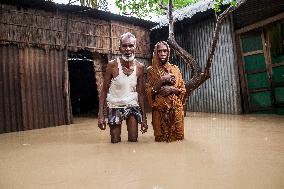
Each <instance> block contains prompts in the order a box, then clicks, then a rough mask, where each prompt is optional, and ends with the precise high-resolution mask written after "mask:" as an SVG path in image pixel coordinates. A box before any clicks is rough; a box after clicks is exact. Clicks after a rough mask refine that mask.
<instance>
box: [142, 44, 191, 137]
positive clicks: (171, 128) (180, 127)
mask: <svg viewBox="0 0 284 189" xmlns="http://www.w3.org/2000/svg"><path fill="white" fill-rule="evenodd" d="M157 46H158V45H156V46H155V49H154V53H153V59H152V66H149V67H148V68H147V85H146V95H147V99H148V102H149V104H150V106H151V107H152V125H153V128H154V135H155V140H156V141H159V142H160V141H166V142H172V141H176V140H182V139H183V138H184V114H183V113H184V112H183V102H184V95H185V91H186V90H185V85H184V81H183V79H182V75H181V73H180V70H179V68H178V67H177V66H175V65H172V64H170V63H169V62H168V61H167V63H166V64H165V65H164V66H159V59H158V54H157ZM168 49H169V48H168ZM168 54H169V50H168ZM165 74H173V75H175V78H176V83H175V85H174V87H176V88H178V89H179V90H180V91H181V92H180V94H179V95H175V94H170V95H168V96H165V97H164V96H161V95H160V94H159V92H158V94H157V95H156V96H155V97H154V99H153V94H152V88H153V86H154V85H155V83H156V82H158V81H159V80H160V78H161V77H162V76H163V75H165Z"/></svg>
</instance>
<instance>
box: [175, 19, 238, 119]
mask: <svg viewBox="0 0 284 189" xmlns="http://www.w3.org/2000/svg"><path fill="white" fill-rule="evenodd" d="M184 27H185V26H184ZM214 27H215V21H214V19H208V20H205V21H202V22H200V23H197V24H194V25H187V26H186V27H185V28H184V29H183V30H182V31H181V32H175V33H176V39H177V42H178V43H179V44H180V45H181V46H182V47H184V48H185V49H187V50H188V51H189V52H190V53H191V54H192V55H193V56H194V57H195V58H196V60H197V62H198V63H199V65H200V66H201V65H202V67H203V68H204V65H205V62H206V59H207V57H208V51H209V47H210V42H211V38H212V34H213V30H214ZM234 43H235V42H234V31H233V26H232V21H231V18H228V19H227V20H226V21H225V22H224V23H223V25H222V28H221V31H220V38H219V41H218V44H217V49H216V53H215V56H214V59H213V66H212V67H211V78H210V79H209V80H207V81H206V82H205V83H204V84H203V85H201V86H200V88H199V89H196V90H195V91H194V92H193V93H192V95H191V96H190V98H189V100H188V104H187V108H188V110H189V111H193V112H216V113H230V114H238V113H241V104H240V92H239V78H238V68H237V63H236V53H235V45H234ZM175 60H177V61H176V64H177V65H178V66H179V67H180V69H181V70H182V73H183V76H184V78H185V80H189V74H188V73H190V70H189V69H188V68H187V67H186V66H185V65H184V64H183V63H181V61H179V58H175Z"/></svg>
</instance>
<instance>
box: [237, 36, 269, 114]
mask: <svg viewBox="0 0 284 189" xmlns="http://www.w3.org/2000/svg"><path fill="white" fill-rule="evenodd" d="M263 44H265V43H264V36H263V33H262V32H261V31H260V32H253V33H250V34H245V35H242V36H241V48H242V56H243V62H244V73H245V81H246V87H247V96H248V102H249V105H248V107H249V112H251V113H275V109H274V106H273V96H272V90H271V84H270V81H269V78H270V77H269V72H268V66H267V63H266V62H267V60H266V58H265V54H264V53H265V49H264V48H263V46H264V45H263Z"/></svg>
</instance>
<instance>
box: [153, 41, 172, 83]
mask: <svg viewBox="0 0 284 189" xmlns="http://www.w3.org/2000/svg"><path fill="white" fill-rule="evenodd" d="M161 44H163V45H166V47H167V49H168V56H167V62H166V64H165V67H164V68H163V67H161V66H160V59H159V56H158V46H159V45H161ZM169 60H170V47H169V45H168V43H167V42H166V41H159V42H158V43H157V44H156V45H155V48H154V52H153V58H152V67H153V69H154V70H155V72H157V73H158V74H159V76H160V77H161V76H163V75H164V74H165V73H164V72H168V71H167V70H166V67H167V64H168V63H169Z"/></svg>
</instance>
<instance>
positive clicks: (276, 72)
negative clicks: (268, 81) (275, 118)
mask: <svg viewBox="0 0 284 189" xmlns="http://www.w3.org/2000/svg"><path fill="white" fill-rule="evenodd" d="M267 33H268V38H269V44H270V45H269V49H270V57H271V69H272V71H271V73H272V91H273V97H274V100H275V101H274V104H275V109H276V113H277V114H282V115H283V114H284V21H282V22H278V23H276V24H274V25H272V26H270V27H269V28H267Z"/></svg>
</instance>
